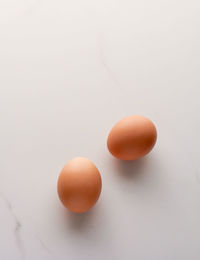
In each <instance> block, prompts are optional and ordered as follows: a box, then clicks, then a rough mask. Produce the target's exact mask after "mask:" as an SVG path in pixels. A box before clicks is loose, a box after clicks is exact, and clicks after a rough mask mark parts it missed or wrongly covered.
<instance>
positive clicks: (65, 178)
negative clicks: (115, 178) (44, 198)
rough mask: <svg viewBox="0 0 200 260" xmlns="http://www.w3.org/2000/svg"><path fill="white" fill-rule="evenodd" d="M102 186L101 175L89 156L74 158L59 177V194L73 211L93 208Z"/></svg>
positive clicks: (80, 211)
mask: <svg viewBox="0 0 200 260" xmlns="http://www.w3.org/2000/svg"><path fill="white" fill-rule="evenodd" d="M101 188H102V181H101V175H100V173H99V171H98V169H97V167H96V166H95V165H94V164H93V163H92V162H91V161H90V160H88V159H87V158H83V157H76V158H74V159H72V160H71V161H69V162H68V163H67V164H66V165H65V166H64V168H63V169H62V171H61V173H60V175H59V177H58V183H57V191H58V196H59V198H60V200H61V202H62V203H63V205H64V206H65V207H66V208H68V209H69V210H70V211H72V212H76V213H82V212H86V211H88V210H89V209H90V208H92V207H93V206H94V205H95V203H96V202H97V200H98V198H99V196H100V193H101Z"/></svg>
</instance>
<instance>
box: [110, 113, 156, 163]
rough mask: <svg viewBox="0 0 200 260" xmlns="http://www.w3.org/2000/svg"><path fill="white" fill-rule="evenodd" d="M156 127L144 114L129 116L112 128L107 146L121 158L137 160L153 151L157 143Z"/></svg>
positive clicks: (114, 154)
mask: <svg viewBox="0 0 200 260" xmlns="http://www.w3.org/2000/svg"><path fill="white" fill-rule="evenodd" d="M156 139H157V132H156V127H155V125H154V124H153V123H152V121H151V120H149V119H148V118H146V117H144V116H129V117H125V118H124V119H122V120H120V121H119V122H118V123H117V124H116V125H114V127H113V128H112V129H111V131H110V133H109V135H108V139H107V146H108V149H109V151H110V153H111V154H112V155H113V156H115V157H116V158H118V159H121V160H136V159H138V158H140V157H142V156H144V155H146V154H147V153H149V152H150V151H151V149H152V148H153V146H154V145H155V143H156Z"/></svg>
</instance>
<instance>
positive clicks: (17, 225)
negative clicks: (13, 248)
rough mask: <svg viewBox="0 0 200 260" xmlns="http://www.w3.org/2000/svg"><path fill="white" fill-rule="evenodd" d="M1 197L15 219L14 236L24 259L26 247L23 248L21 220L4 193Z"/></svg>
mask: <svg viewBox="0 0 200 260" xmlns="http://www.w3.org/2000/svg"><path fill="white" fill-rule="evenodd" d="M0 197H1V199H2V200H3V201H4V203H5V205H6V207H7V209H8V210H9V212H10V214H11V216H12V218H13V219H14V222H15V225H14V229H13V235H14V237H15V241H16V245H17V247H18V249H19V251H20V254H21V256H22V259H24V246H23V241H22V239H21V229H22V224H21V221H20V220H19V218H18V217H17V216H16V214H15V212H14V211H13V207H12V204H11V201H10V200H8V198H7V197H6V196H5V195H3V194H2V192H1V193H0Z"/></svg>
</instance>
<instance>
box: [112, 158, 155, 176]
mask: <svg viewBox="0 0 200 260" xmlns="http://www.w3.org/2000/svg"><path fill="white" fill-rule="evenodd" d="M112 163H113V165H114V167H115V169H116V172H117V174H118V176H119V177H120V178H123V179H126V180H133V181H134V180H135V181H136V180H138V179H140V178H144V177H145V175H146V174H147V168H148V166H149V164H150V161H149V158H148V157H143V158H140V159H137V160H134V161H122V160H118V159H113V161H112Z"/></svg>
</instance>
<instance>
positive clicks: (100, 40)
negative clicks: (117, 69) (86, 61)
mask: <svg viewBox="0 0 200 260" xmlns="http://www.w3.org/2000/svg"><path fill="white" fill-rule="evenodd" d="M98 43H99V58H100V62H101V64H102V65H103V67H104V69H105V70H106V71H107V73H108V75H109V77H110V78H111V79H112V81H113V82H114V84H115V85H116V86H117V87H120V83H119V81H118V80H117V79H116V77H115V75H114V74H113V72H112V70H111V68H110V67H109V66H108V64H107V62H106V60H105V56H104V51H103V46H102V37H101V35H99V37H98Z"/></svg>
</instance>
